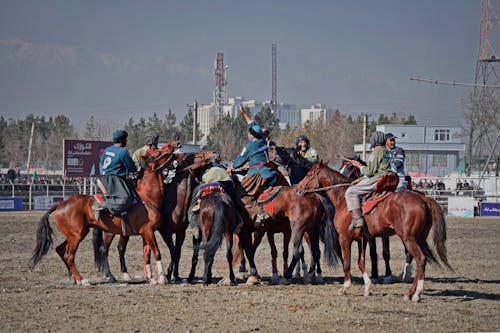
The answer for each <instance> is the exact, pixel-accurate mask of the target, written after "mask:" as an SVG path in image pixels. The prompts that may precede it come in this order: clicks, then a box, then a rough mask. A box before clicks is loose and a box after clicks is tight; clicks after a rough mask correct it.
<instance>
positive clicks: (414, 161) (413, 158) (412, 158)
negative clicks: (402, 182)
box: [405, 153, 420, 167]
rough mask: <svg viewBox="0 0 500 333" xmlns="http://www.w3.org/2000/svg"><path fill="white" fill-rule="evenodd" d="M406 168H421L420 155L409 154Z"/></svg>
mask: <svg viewBox="0 0 500 333" xmlns="http://www.w3.org/2000/svg"><path fill="white" fill-rule="evenodd" d="M405 166H407V167H419V166H420V154H416V153H407V154H406V158H405Z"/></svg>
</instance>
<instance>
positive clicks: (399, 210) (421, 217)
mask: <svg viewBox="0 0 500 333" xmlns="http://www.w3.org/2000/svg"><path fill="white" fill-rule="evenodd" d="M347 181H348V179H347V178H346V177H344V176H342V175H341V174H340V173H339V172H338V171H335V170H332V169H330V168H329V167H328V165H327V164H325V163H322V162H320V163H318V164H316V165H314V166H313V167H312V168H311V170H310V171H309V173H308V174H307V175H306V177H305V178H304V179H303V180H302V181H301V182H300V183H299V185H298V187H299V188H300V189H302V190H305V191H306V192H307V190H313V191H314V189H316V190H317V189H321V190H326V193H327V195H328V197H329V199H330V200H331V201H332V203H333V205H334V206H335V211H336V212H335V217H334V220H333V224H334V226H335V229H336V230H337V232H338V234H339V238H338V240H339V243H340V247H341V249H342V257H343V269H344V284H343V287H342V289H341V290H340V293H345V292H346V291H347V290H348V289H349V288H350V286H351V273H350V269H351V267H350V266H351V252H350V251H351V244H352V241H353V240H355V239H356V240H360V241H361V246H360V247H358V249H359V250H360V255H359V259H358V266H359V269H360V270H361V272H362V274H363V280H364V293H363V294H364V296H368V295H370V294H371V287H372V283H371V280H370V278H369V277H368V274H367V273H366V269H365V250H366V244H367V239H366V237H365V236H364V234H363V233H362V232H361V230H359V229H357V230H354V231H352V232H351V231H349V224H350V222H351V214H350V213H349V212H348V211H347V206H346V203H345V192H346V189H347V185H348V184H346V183H347ZM403 203H404V204H403ZM365 221H366V225H367V230H368V231H367V232H368V233H369V236H370V237H373V236H391V235H394V234H396V235H398V236H399V237H400V238H401V240H402V241H403V244H404V245H405V247H406V248H407V249H408V251H409V252H410V254H411V255H412V256H413V258H415V262H416V268H417V269H416V273H415V277H414V280H413V284H412V286H411V287H410V289H409V290H408V292H407V293H406V294H405V296H404V299H405V300H409V299H411V300H412V301H415V302H418V301H419V300H420V295H421V294H422V292H423V291H424V277H425V264H426V261H427V260H429V261H430V262H431V263H435V264H438V265H440V263H439V261H438V259H437V258H436V256H435V255H434V252H433V251H432V250H431V249H430V247H429V244H428V243H427V236H428V235H429V232H430V230H431V228H434V237H433V243H434V247H435V249H436V251H437V254H438V256H439V259H440V260H441V263H443V264H444V265H445V266H446V267H447V268H449V269H450V270H453V269H452V268H451V266H450V264H449V263H448V258H447V254H446V223H445V220H444V214H443V212H442V210H441V207H440V206H439V204H438V203H437V202H436V201H435V200H433V199H431V198H428V197H425V196H422V195H420V194H418V193H416V192H413V191H401V192H391V193H389V194H387V196H386V197H385V199H384V200H383V201H381V202H380V203H379V204H378V206H377V207H376V209H374V210H372V211H371V212H370V213H369V214H365Z"/></svg>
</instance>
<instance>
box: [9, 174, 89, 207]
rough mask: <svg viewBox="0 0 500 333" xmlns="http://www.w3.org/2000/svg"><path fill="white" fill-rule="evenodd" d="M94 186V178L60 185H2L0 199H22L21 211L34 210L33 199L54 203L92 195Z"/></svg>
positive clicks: (47, 183) (43, 183)
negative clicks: (47, 200)
mask: <svg viewBox="0 0 500 333" xmlns="http://www.w3.org/2000/svg"><path fill="white" fill-rule="evenodd" d="M95 192H96V185H95V179H94V178H82V179H81V181H72V182H68V183H66V181H63V183H62V184H53V183H49V182H41V183H33V184H25V183H12V182H9V183H3V184H0V198H22V202H23V209H24V210H33V209H35V198H39V197H46V198H54V199H55V202H57V201H60V200H62V199H65V198H67V197H69V196H71V195H74V194H90V195H92V194H94V193H95Z"/></svg>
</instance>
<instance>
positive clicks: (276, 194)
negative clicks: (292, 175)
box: [257, 186, 283, 205]
mask: <svg viewBox="0 0 500 333" xmlns="http://www.w3.org/2000/svg"><path fill="white" fill-rule="evenodd" d="M282 190H283V186H278V189H277V190H276V191H274V192H269V191H264V193H268V194H269V197H267V198H265V199H263V200H257V203H258V204H260V205H265V204H267V203H269V202H271V201H273V200H274V198H276V197H277V196H278V194H280V193H281V191H282ZM264 193H263V194H264ZM261 195H262V194H261Z"/></svg>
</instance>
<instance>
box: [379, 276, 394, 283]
mask: <svg viewBox="0 0 500 333" xmlns="http://www.w3.org/2000/svg"><path fill="white" fill-rule="evenodd" d="M382 283H383V284H392V283H393V281H392V276H391V275H389V276H386V277H384V278H383V279H382Z"/></svg>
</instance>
